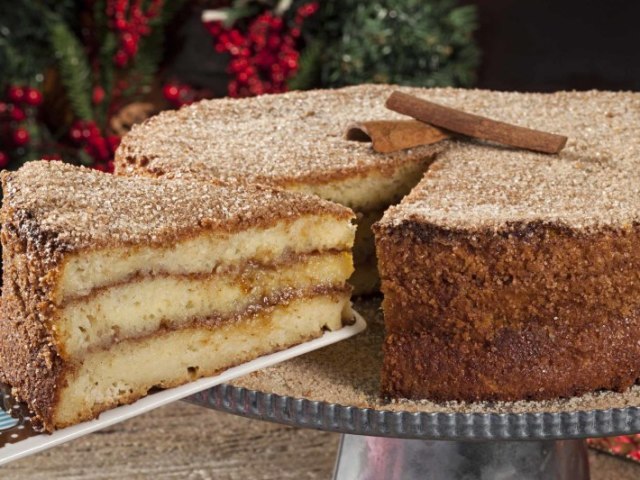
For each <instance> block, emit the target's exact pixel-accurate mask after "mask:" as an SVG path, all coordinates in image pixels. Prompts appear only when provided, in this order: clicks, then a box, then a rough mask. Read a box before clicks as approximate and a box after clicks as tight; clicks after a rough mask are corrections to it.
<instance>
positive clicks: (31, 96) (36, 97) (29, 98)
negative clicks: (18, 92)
mask: <svg viewBox="0 0 640 480" xmlns="http://www.w3.org/2000/svg"><path fill="white" fill-rule="evenodd" d="M24 101H25V102H26V103H28V104H29V105H31V106H34V107H37V106H38V105H40V104H41V103H42V93H40V90H37V89H35V88H27V89H26V90H25V93H24Z"/></svg>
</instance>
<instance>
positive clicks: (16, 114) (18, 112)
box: [11, 105, 27, 122]
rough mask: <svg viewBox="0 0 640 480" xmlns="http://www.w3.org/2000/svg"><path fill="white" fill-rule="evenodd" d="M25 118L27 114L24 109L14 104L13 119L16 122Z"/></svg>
mask: <svg viewBox="0 0 640 480" xmlns="http://www.w3.org/2000/svg"><path fill="white" fill-rule="evenodd" d="M25 118H27V115H26V114H25V113H24V110H22V109H21V108H20V107H18V106H17V105H14V106H13V108H12V109H11V119H12V120H15V121H16V122H21V121H23V120H24V119H25Z"/></svg>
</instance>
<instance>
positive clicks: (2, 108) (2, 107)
mask: <svg viewBox="0 0 640 480" xmlns="http://www.w3.org/2000/svg"><path fill="white" fill-rule="evenodd" d="M8 111H9V105H8V104H6V103H4V102H0V115H4V114H5V113H7V112H8Z"/></svg>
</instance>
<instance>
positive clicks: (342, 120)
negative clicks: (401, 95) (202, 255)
mask: <svg viewBox="0 0 640 480" xmlns="http://www.w3.org/2000/svg"><path fill="white" fill-rule="evenodd" d="M393 88H394V87H391V86H388V85H361V86H355V87H347V88H342V89H338V90H314V91H306V92H289V93H286V94H278V95H262V96H259V97H254V98H248V99H228V98H227V99H215V100H205V101H201V102H198V103H196V104H193V105H190V106H187V107H183V108H181V109H180V110H178V111H167V112H162V113H160V114H159V115H157V116H155V117H153V118H150V119H148V120H147V121H145V122H144V123H143V124H140V125H136V126H134V127H133V129H132V130H131V132H130V133H129V134H127V135H126V137H125V138H124V139H123V141H122V143H121V145H120V147H119V148H118V151H117V153H116V161H115V162H116V173H117V174H118V175H130V174H138V175H152V176H161V175H167V176H183V177H192V178H197V179H201V180H208V179H210V178H217V179H222V180H228V179H235V180H239V181H246V182H256V183H262V184H267V185H275V186H280V187H285V188H286V187H288V186H292V185H299V184H307V185H312V184H317V183H327V182H331V181H336V180H338V181H339V180H345V179H347V178H352V177H364V176H366V175H368V174H370V173H371V172H373V173H381V174H390V173H392V172H393V171H395V169H397V168H398V167H399V166H402V165H406V164H411V163H415V162H420V161H423V160H424V159H425V158H429V157H432V156H433V154H434V153H436V152H438V151H440V150H441V146H440V145H427V146H420V147H416V148H412V149H409V150H404V151H399V152H394V153H390V154H382V153H376V152H374V151H373V150H372V148H371V144H370V143H363V142H355V141H349V140H347V139H346V138H345V131H346V129H347V127H348V126H349V125H350V124H352V123H353V122H355V121H365V120H389V119H391V120H392V119H401V118H403V116H401V115H398V114H396V113H394V112H391V111H390V110H387V109H386V108H385V106H384V102H385V100H386V98H387V97H388V96H389V94H390V93H391V92H392V90H393ZM405 90H407V91H414V90H416V91H417V90H418V89H406V88H405Z"/></svg>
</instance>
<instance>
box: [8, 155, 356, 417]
mask: <svg viewBox="0 0 640 480" xmlns="http://www.w3.org/2000/svg"><path fill="white" fill-rule="evenodd" d="M2 179H3V189H4V204H3V206H2V247H3V252H2V253H3V267H4V272H3V283H4V285H3V290H2V317H1V319H0V380H1V381H2V382H5V383H8V384H10V385H12V386H13V390H14V393H15V394H16V395H17V396H18V398H19V399H20V400H22V401H25V402H27V404H28V406H29V407H30V409H31V410H32V411H33V412H34V413H35V414H36V415H37V418H38V419H39V421H41V422H42V423H43V424H44V426H45V428H46V429H47V430H53V429H56V428H60V427H64V426H67V425H71V424H74V423H77V422H80V421H83V420H87V419H90V418H93V417H95V416H96V415H97V414H99V413H100V412H102V411H104V410H106V409H108V408H111V407H114V406H116V405H120V404H125V403H129V402H132V401H134V400H136V399H138V398H140V397H141V396H144V395H146V394H147V392H148V391H149V390H150V389H152V388H154V387H172V386H176V385H179V384H182V383H185V382H187V381H190V380H193V379H196V378H198V377H203V376H208V375H212V374H215V373H216V372H219V371H221V370H222V369H226V368H228V367H230V366H233V365H236V364H239V363H242V362H245V361H248V360H251V359H253V358H255V357H257V356H260V355H263V354H266V353H270V352H274V351H276V350H280V349H284V348H287V347H289V346H292V345H294V344H297V343H300V342H303V341H306V340H308V339H311V338H314V337H317V336H319V335H321V333H322V331H323V330H324V329H329V330H333V329H337V328H340V327H341V326H342V324H343V321H346V320H347V319H350V318H351V317H350V315H351V313H350V303H349V297H350V292H351V289H350V287H349V286H348V285H347V283H346V280H347V278H348V277H349V275H350V274H351V273H352V271H353V266H352V259H351V253H350V252H351V247H352V244H353V239H354V229H355V227H354V226H353V225H352V216H353V213H352V212H351V211H350V210H349V209H347V208H345V207H342V206H340V205H337V204H334V203H331V202H327V201H324V200H321V199H319V198H317V197H313V196H308V195H302V194H296V193H290V192H284V191H281V190H277V189H273V188H270V187H263V186H246V185H245V186H241V185H238V184H234V183H222V182H217V183H213V182H207V183H198V182H192V181H185V180H180V179H175V180H173V181H165V180H157V179H149V178H123V177H114V176H111V175H108V174H102V173H100V172H96V171H92V170H88V169H85V168H78V167H73V166H70V165H66V164H62V163H60V162H51V163H48V162H31V163H28V164H26V165H25V166H23V167H22V168H21V169H20V170H18V171H17V172H13V173H4V175H3V177H2Z"/></svg>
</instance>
